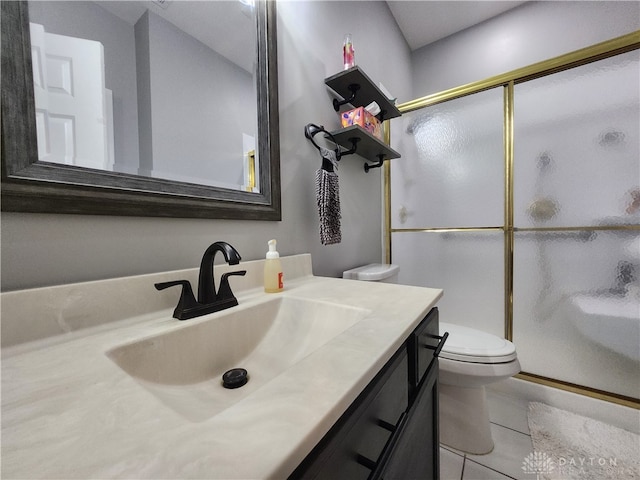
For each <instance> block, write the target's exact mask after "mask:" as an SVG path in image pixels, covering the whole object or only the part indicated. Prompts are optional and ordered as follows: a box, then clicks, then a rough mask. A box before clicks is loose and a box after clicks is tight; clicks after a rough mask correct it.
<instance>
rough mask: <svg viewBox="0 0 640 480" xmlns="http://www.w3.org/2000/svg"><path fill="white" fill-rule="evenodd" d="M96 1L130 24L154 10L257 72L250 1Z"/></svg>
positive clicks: (241, 64) (248, 68) (222, 53)
mask: <svg viewBox="0 0 640 480" xmlns="http://www.w3.org/2000/svg"><path fill="white" fill-rule="evenodd" d="M95 3H97V4H98V5H100V6H101V7H102V8H104V9H105V10H107V11H109V12H111V13H112V14H114V15H116V16H117V17H119V18H121V19H122V20H124V21H126V22H127V23H129V24H130V25H134V24H135V23H136V22H137V21H138V19H139V18H140V17H141V16H142V14H143V13H144V12H145V11H147V10H150V11H152V12H154V13H155V14H157V15H160V16H161V17H163V18H164V19H165V20H168V21H169V22H171V23H172V24H173V25H175V26H176V27H178V28H180V29H181V30H183V31H184V32H186V33H188V34H189V35H191V36H192V37H194V38H195V39H197V40H199V41H200V42H202V43H203V44H205V45H207V46H209V47H210V48H211V49H212V50H215V51H216V52H218V53H219V54H221V55H222V56H224V57H226V58H227V59H228V60H230V61H232V62H233V63H235V64H236V65H238V66H239V67H241V68H243V69H244V70H246V71H247V72H253V68H254V63H255V57H256V52H255V42H256V40H255V26H254V19H253V12H252V11H251V7H249V6H247V5H246V3H243V2H240V1H226V2H223V1H192V2H184V1H179V0H175V1H174V0H127V1H114V0H97V1H96V2H95Z"/></svg>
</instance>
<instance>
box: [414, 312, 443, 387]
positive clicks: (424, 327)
mask: <svg viewBox="0 0 640 480" xmlns="http://www.w3.org/2000/svg"><path fill="white" fill-rule="evenodd" d="M438 327H439V325H438V309H437V308H432V309H431V311H430V312H429V313H428V314H427V316H426V317H424V320H422V322H420V324H419V325H418V326H417V327H416V329H415V330H414V331H413V333H412V334H411V336H410V337H409V341H408V344H407V348H408V351H409V359H410V363H409V384H410V386H411V389H412V392H414V391H415V389H417V386H418V384H419V383H420V381H421V380H422V378H423V377H424V375H425V373H426V372H427V370H428V369H429V365H430V364H431V362H432V361H433V358H434V352H435V351H436V349H437V348H438V345H439V343H440V337H439V336H438Z"/></svg>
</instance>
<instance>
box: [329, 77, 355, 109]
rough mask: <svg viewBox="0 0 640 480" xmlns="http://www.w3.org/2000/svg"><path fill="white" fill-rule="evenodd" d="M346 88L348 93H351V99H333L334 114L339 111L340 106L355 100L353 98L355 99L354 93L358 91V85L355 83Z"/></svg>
mask: <svg viewBox="0 0 640 480" xmlns="http://www.w3.org/2000/svg"><path fill="white" fill-rule="evenodd" d="M348 88H349V91H350V92H351V97H349V98H347V99H345V100H342V101H339V100H338V99H337V98H334V99H333V109H334V110H335V111H336V112H337V111H338V110H340V107H341V106H342V105H346V104H347V103H351V102H353V101H354V100H355V98H356V92H357V91H358V90H360V85H358V84H357V83H352V84H350V85H349V87H348Z"/></svg>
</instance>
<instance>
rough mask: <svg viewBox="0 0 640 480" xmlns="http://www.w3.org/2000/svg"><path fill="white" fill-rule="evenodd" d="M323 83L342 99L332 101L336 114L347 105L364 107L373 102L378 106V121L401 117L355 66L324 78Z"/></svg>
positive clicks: (395, 108) (393, 106)
mask: <svg viewBox="0 0 640 480" xmlns="http://www.w3.org/2000/svg"><path fill="white" fill-rule="evenodd" d="M324 83H325V84H326V85H327V86H328V87H329V88H331V89H332V90H333V91H334V92H336V93H337V94H338V95H340V96H341V97H342V98H343V101H339V100H337V99H336V100H334V101H333V108H334V109H335V110H336V112H337V111H338V110H340V107H341V106H342V105H346V104H347V103H349V104H351V105H353V106H354V107H366V106H367V105H369V104H370V103H371V102H374V101H375V102H376V103H377V104H378V105H379V106H380V114H379V115H378V118H379V119H380V121H383V120H388V119H390V118H395V117H399V116H400V115H401V113H400V110H398V108H397V107H396V106H395V105H394V104H393V103H392V102H391V100H389V99H388V98H387V96H386V95H385V94H384V93H382V90H380V89H379V88H378V87H377V86H376V84H375V83H374V82H373V81H372V80H371V79H370V78H369V77H368V76H367V74H366V73H364V72H363V71H362V70H361V69H360V67H358V66H357V65H356V66H355V67H351V68H350V69H348V70H344V71H343V72H340V73H337V74H335V75H332V76H331V77H327V78H325V79H324Z"/></svg>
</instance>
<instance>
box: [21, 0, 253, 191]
mask: <svg viewBox="0 0 640 480" xmlns="http://www.w3.org/2000/svg"><path fill="white" fill-rule="evenodd" d="M29 18H30V32H31V42H32V59H33V74H34V91H35V104H36V124H37V140H38V158H39V160H41V161H46V162H54V163H58V164H67V165H75V166H81V167H87V168H92V169H98V170H107V171H114V172H120V173H127V174H134V175H142V176H145V177H152V178H159V179H166V180H172V181H179V182H187V183H194V184H200V185H207V186H214V187H222V188H228V189H234V190H242V191H249V192H258V189H259V187H258V185H256V183H259V182H256V178H259V162H258V161H257V153H256V152H257V148H256V146H257V145H256V139H257V109H256V99H257V91H256V81H255V79H256V75H255V71H256V62H257V61H256V57H257V53H256V45H257V40H256V19H255V15H254V8H253V7H252V6H251V5H250V4H247V3H245V2H240V1H238V0H232V1H215V2H203V1H173V2H155V1H122V2H120V1H95V2H90V1H69V2H66V1H61V2H57V1H56V2H50V1H42V2H29Z"/></svg>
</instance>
